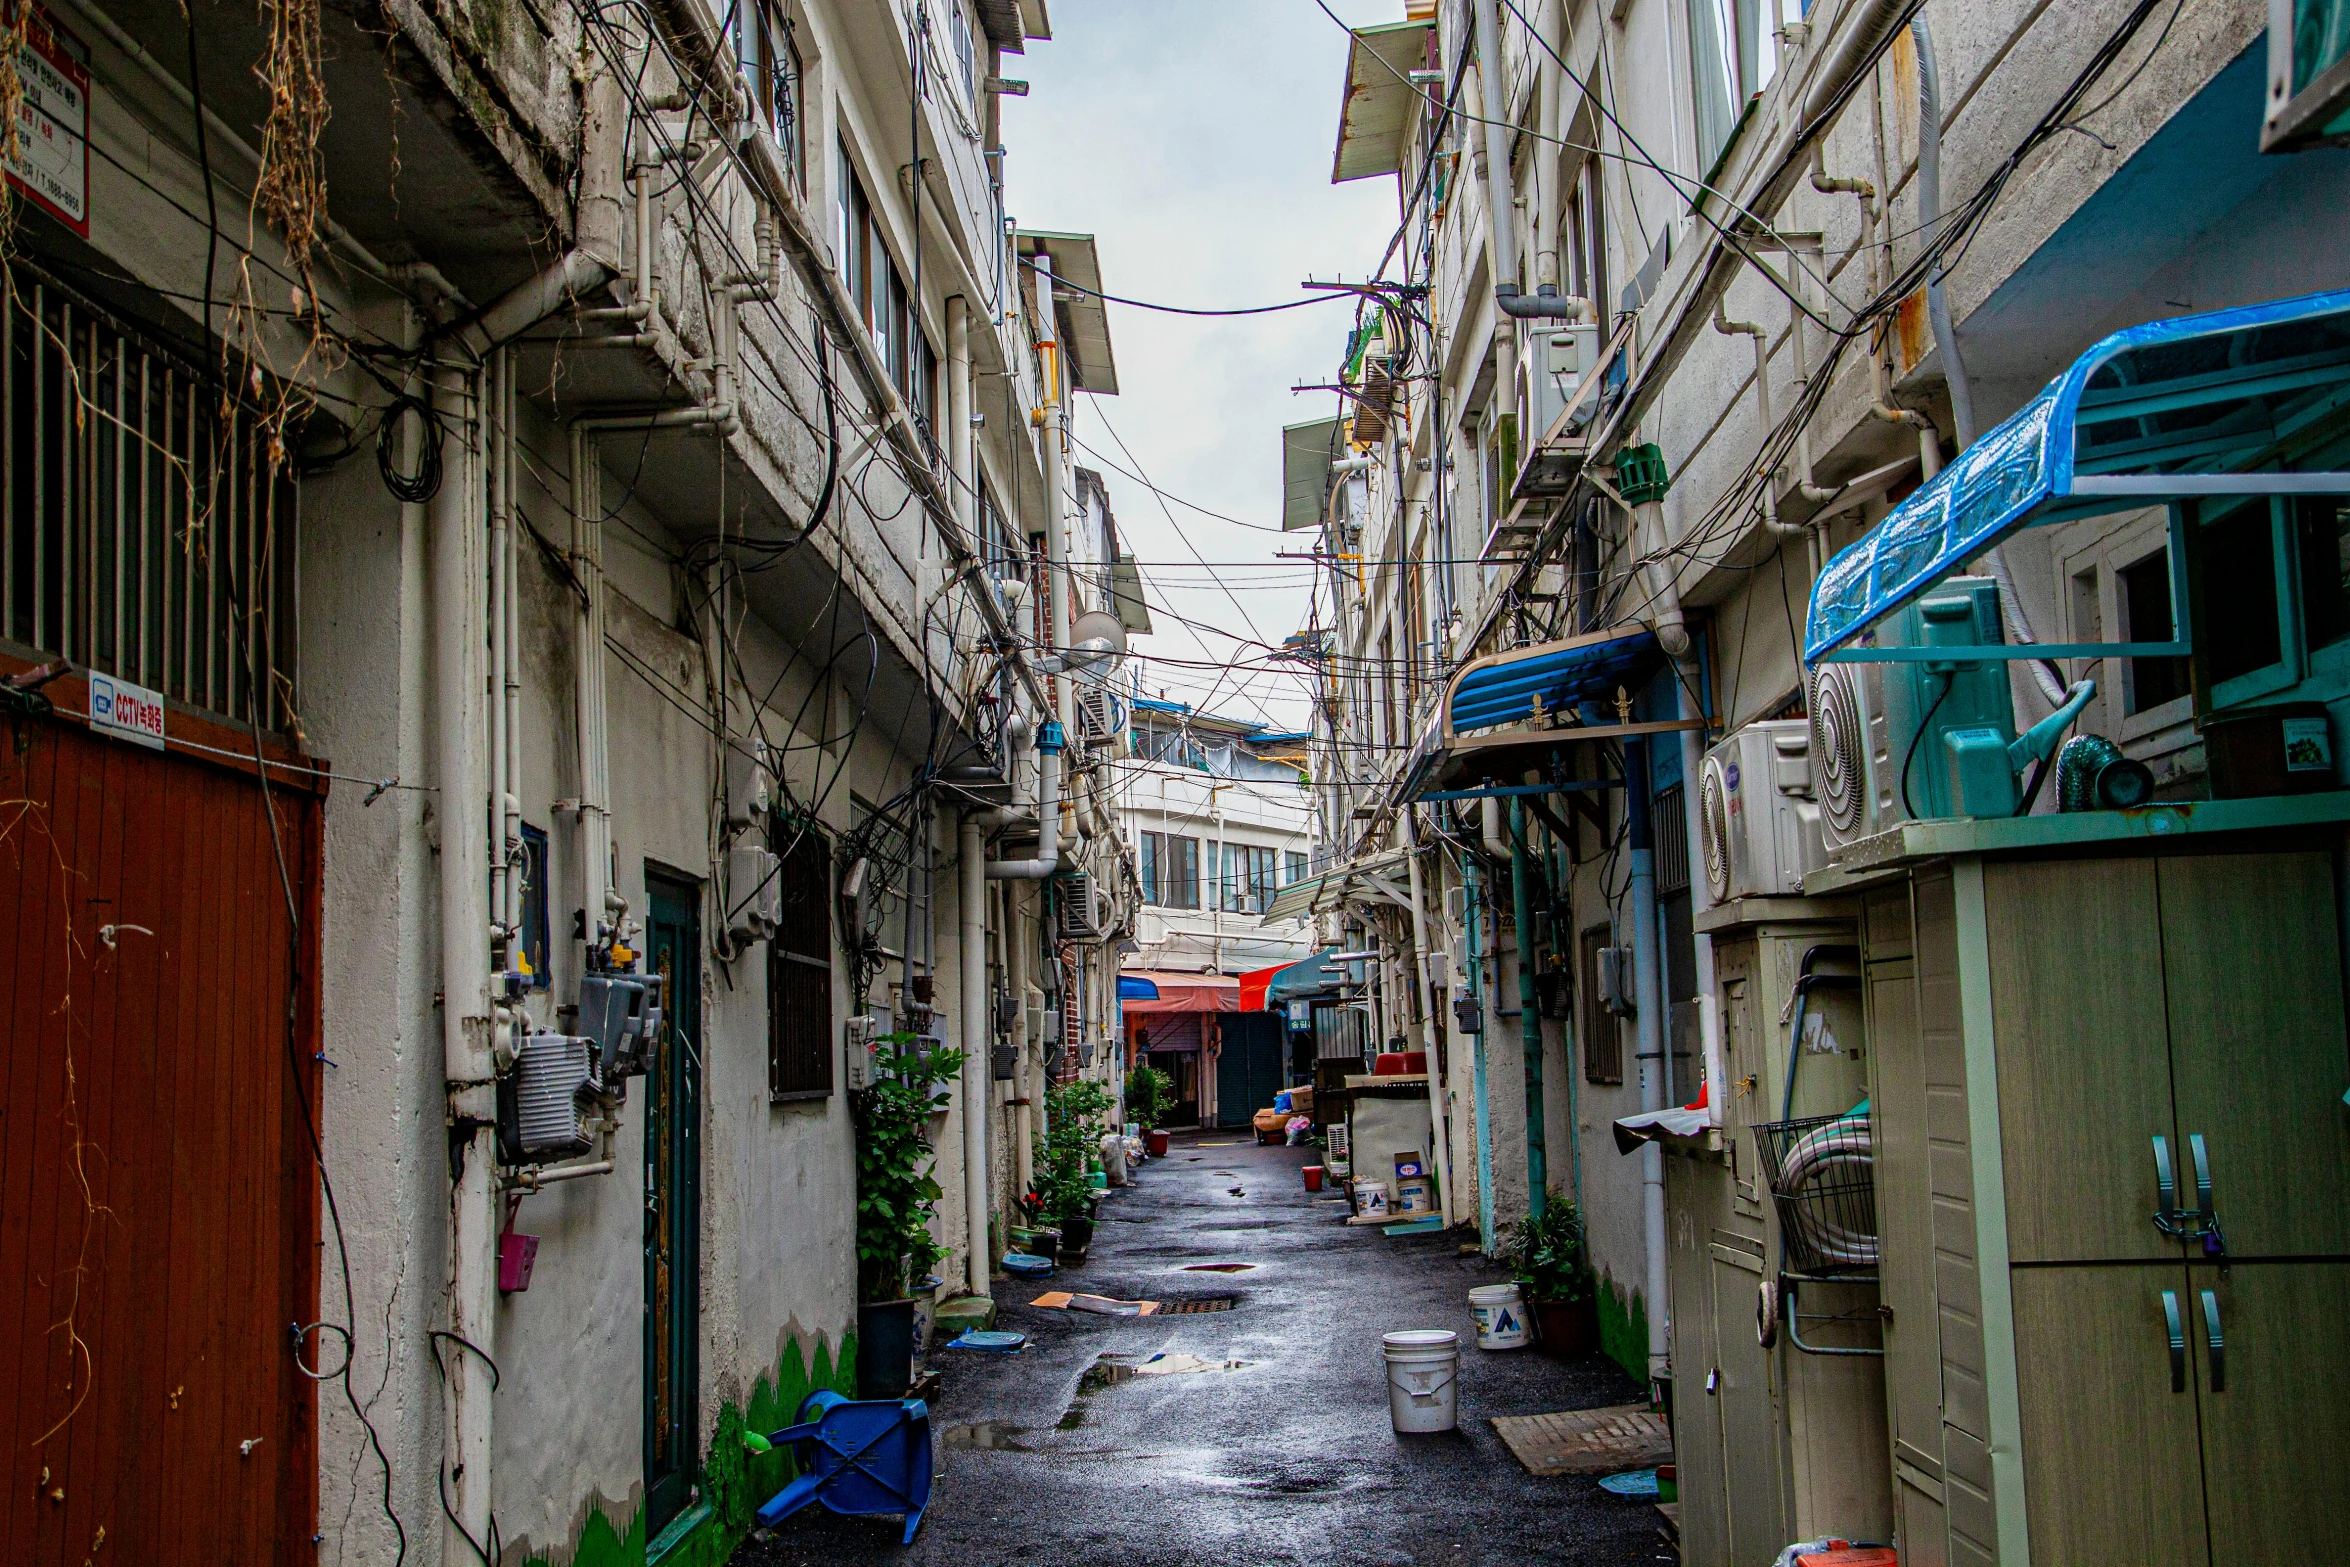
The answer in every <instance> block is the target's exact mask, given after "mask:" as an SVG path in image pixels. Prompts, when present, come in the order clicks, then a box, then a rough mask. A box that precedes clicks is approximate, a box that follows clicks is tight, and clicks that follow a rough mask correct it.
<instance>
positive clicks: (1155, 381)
mask: <svg viewBox="0 0 2350 1567" xmlns="http://www.w3.org/2000/svg"><path fill="white" fill-rule="evenodd" d="M1329 5H1330V9H1331V10H1333V11H1335V12H1336V13H1337V14H1338V15H1339V16H1340V17H1342V18H1344V19H1345V20H1346V21H1347V22H1348V23H1352V24H1356V25H1360V24H1363V23H1368V22H1386V21H1397V20H1400V19H1401V18H1402V16H1403V0H1329ZM1052 20H1053V32H1054V37H1053V40H1052V41H1051V42H1049V43H1047V42H1042V41H1039V42H1034V43H1031V44H1030V45H1029V47H1028V53H1027V55H1026V57H1025V58H1021V57H1015V56H1008V57H1006V59H1005V61H1004V71H1005V74H1007V75H1010V76H1018V77H1023V78H1025V79H1026V80H1028V81H1029V82H1030V83H1031V84H1033V85H1032V91H1031V94H1030V96H1029V97H1028V98H1027V99H1026V100H1021V99H1017V98H1007V99H1005V100H1004V145H1005V146H1006V147H1008V148H1009V149H1010V153H1009V156H1008V157H1007V158H1006V159H1005V164H1006V167H1005V182H1006V185H1007V193H1006V201H1007V204H1008V206H1009V208H1010V211H1011V214H1012V216H1013V217H1014V218H1015V219H1016V220H1017V221H1018V222H1019V223H1020V225H1021V226H1022V227H1024V228H1040V229H1056V230H1065V231H1071V232H1076V233H1091V234H1094V235H1097V236H1098V237H1099V240H1100V248H1101V259H1102V287H1103V289H1104V290H1105V291H1106V292H1108V293H1112V294H1121V295H1124V296H1126V297H1128V298H1132V299H1143V300H1152V301H1157V302H1163V303H1167V304H1176V305H1188V306H1208V307H1230V306H1239V305H1262V304H1272V303H1276V302H1280V301H1286V300H1291V299H1295V298H1298V297H1299V296H1300V290H1299V288H1298V284H1299V283H1300V282H1302V281H1303V280H1304V279H1306V278H1308V277H1314V278H1323V279H1327V278H1333V277H1338V276H1344V277H1346V278H1348V279H1350V280H1353V279H1360V278H1362V277H1364V276H1365V275H1366V274H1367V273H1368V272H1369V270H1370V269H1371V268H1372V267H1373V266H1375V265H1376V264H1377V262H1378V260H1379V255H1380V252H1381V251H1382V249H1384V247H1385V246H1386V243H1387V239H1388V236H1389V235H1390V234H1391V233H1392V232H1393V231H1394V227H1395V221H1396V192H1395V182H1394V180H1392V179H1368V180H1357V181H1353V182H1351V183H1349V184H1345V185H1332V184H1331V183H1330V164H1331V157H1332V154H1333V152H1334V150H1335V148H1336V145H1337V138H1338V112H1339V105H1340V102H1341V99H1342V95H1343V92H1344V87H1345V74H1346V50H1347V38H1346V34H1345V32H1343V31H1342V30H1341V29H1340V27H1339V26H1338V24H1337V23H1334V22H1333V21H1332V20H1331V19H1330V18H1329V17H1328V16H1326V15H1324V14H1323V12H1322V11H1321V9H1320V8H1319V7H1318V6H1316V4H1315V3H1314V0H1055V3H1054V5H1053V7H1052ZM1109 309H1110V337H1111V343H1112V346H1113V350H1114V352H1115V353H1116V356H1117V361H1118V384H1119V387H1120V394H1119V395H1118V396H1116V397H1109V398H1100V399H1095V398H1090V397H1087V396H1084V395H1082V394H1081V395H1080V396H1079V397H1078V398H1077V400H1076V401H1077V408H1076V410H1075V418H1074V424H1073V429H1074V433H1075V435H1076V437H1077V439H1078V440H1080V441H1082V442H1083V443H1085V444H1084V446H1081V447H1079V448H1078V450H1077V453H1076V456H1077V461H1078V462H1079V463H1081V464H1082V465H1084V466H1086V467H1089V468H1093V469H1095V470H1097V471H1099V472H1101V473H1102V475H1103V477H1104V478H1105V479H1107V480H1108V482H1109V487H1110V497H1111V504H1112V507H1113V509H1114V510H1115V512H1116V514H1117V517H1118V523H1119V531H1120V532H1121V533H1122V534H1123V536H1124V537H1125V539H1126V542H1127V547H1128V549H1129V550H1130V551H1131V552H1132V554H1133V555H1134V556H1135V557H1136V558H1137V559H1138V560H1140V561H1141V562H1142V569H1143V575H1144V581H1145V590H1144V591H1145V597H1146V598H1147V599H1148V600H1149V602H1150V606H1151V613H1152V617H1153V620H1154V621H1155V623H1156V626H1157V633H1156V634H1155V635H1153V636H1149V637H1142V638H1137V639H1136V643H1135V650H1136V651H1137V652H1139V653H1142V654H1145V655H1151V656H1150V657H1147V658H1146V659H1145V660H1143V661H1142V662H1141V665H1140V667H1141V672H1142V682H1143V687H1144V692H1145V694H1146V695H1154V696H1155V695H1157V694H1158V693H1159V692H1160V691H1161V690H1164V691H1165V692H1166V694H1167V695H1168V696H1169V697H1170V698H1172V699H1173V700H1176V701H1184V702H1192V703H1195V704H1196V703H1200V702H1202V700H1203V699H1207V702H1208V705H1210V706H1212V707H1213V709H1214V710H1216V711H1219V712H1224V713H1228V714H1231V715H1233V716H1235V717H1249V718H1257V719H1260V720H1270V721H1272V722H1274V723H1275V724H1276V725H1277V726H1278V727H1281V728H1293V727H1302V726H1303V724H1304V721H1305V696H1304V689H1303V687H1301V686H1300V685H1299V683H1298V681H1297V679H1296V678H1295V677H1294V676H1292V675H1290V674H1287V673H1282V672H1278V671H1268V672H1262V673H1251V672H1249V671H1247V670H1240V671H1234V672H1230V673H1227V672H1226V671H1225V668H1224V666H1227V665H1230V664H1232V663H1234V662H1261V661H1262V651H1261V650H1260V649H1256V648H1253V647H1249V646H1245V645H1242V644H1239V643H1236V642H1234V641H1232V640H1230V639H1229V637H1228V636H1226V635H1219V634H1218V633H1220V632H1222V633H1230V634H1231V635H1232V636H1238V637H1242V638H1250V639H1253V638H1255V637H1257V636H1261V637H1262V638H1263V639H1264V640H1266V641H1268V642H1272V643H1279V642H1280V640H1281V639H1282V638H1283V637H1285V636H1287V635H1289V634H1290V633H1291V632H1293V631H1296V630H1298V629H1299V628H1300V627H1301V626H1302V625H1304V623H1305V618H1306V614H1307V609H1308V601H1307V583H1308V580H1309V577H1310V573H1311V569H1312V568H1311V566H1310V564H1309V563H1308V562H1305V561H1281V560H1275V559H1274V558H1273V554H1274V551H1276V550H1290V551H1303V550H1305V549H1307V548H1309V547H1310V540H1311V539H1312V537H1313V535H1311V534H1291V535H1289V536H1288V537H1287V538H1284V537H1283V536H1282V535H1281V534H1279V533H1276V532H1268V531H1264V530H1266V529H1270V528H1274V527H1277V526H1278V525H1279V523H1280V518H1281V440H1280V431H1281V427H1282V426H1283V425H1285V424H1295V423H1297V422H1299V421H1301V420H1305V419H1316V418H1326V417H1328V416H1329V415H1330V414H1331V413H1332V412H1333V411H1334V410H1335V407H1336V399H1335V397H1334V396H1333V395H1332V394H1330V393H1327V392H1316V393H1300V394H1296V395H1292V394H1291V392H1290V387H1291V386H1292V385H1295V384H1299V383H1304V382H1324V383H1326V382H1329V381H1331V380H1333V379H1335V371H1336V368H1337V364H1338V358H1339V355H1340V353H1341V352H1342V351H1343V350H1344V348H1345V346H1346V333H1347V329H1348V327H1349V326H1350V325H1351V324H1352V321H1353V307H1352V306H1351V304H1348V303H1344V302H1339V303H1330V304H1323V305H1317V306H1314V307H1312V308H1309V309H1302V310H1291V311H1286V312H1283V313H1281V314H1277V315H1263V316H1243V317H1238V318H1233V319H1225V320H1202V319H1198V318H1190V317H1181V316H1169V315H1161V314H1158V313H1156V312H1151V311H1143V310H1135V309H1131V308H1128V307H1126V306H1122V305H1112V306H1110V307H1109ZM1119 438H1123V440H1124V442H1125V445H1126V448H1127V451H1129V452H1131V453H1132V459H1131V460H1130V459H1129V457H1128V456H1127V454H1126V452H1122V451H1121V450H1120V449H1119V445H1118V439H1119ZM1087 447H1090V448H1092V450H1091V451H1088V450H1087V449H1086V448H1087ZM1097 454H1098V455H1097ZM1112 463H1114V464H1116V465H1117V466H1118V467H1122V468H1126V469H1129V470H1131V471H1133V472H1135V473H1139V474H1142V475H1145V476H1147V477H1148V478H1149V480H1150V481H1151V483H1152V484H1155V485H1156V486H1158V487H1159V488H1160V489H1162V490H1164V491H1166V492H1167V493H1168V494H1169V495H1172V496H1178V497H1181V498H1182V500H1184V501H1190V502H1195V503H1197V504H1198V505H1199V506H1203V507H1206V508H1207V509H1208V510H1210V511H1215V512H1221V513H1224V514H1225V515H1227V516H1230V517H1233V518H1237V519H1240V520H1241V521H1242V522H1244V523H1253V524H1256V525H1257V526H1256V527H1253V528H1252V527H1246V526H1234V525H1233V524H1231V523H1225V522H1218V521H1215V520H1213V519H1211V518H1209V517H1205V516H1202V515H1201V514H1200V513H1199V512H1197V511H1192V510H1189V509H1187V508H1186V507H1184V506H1183V505H1181V504H1180V503H1176V502H1168V503H1165V504H1164V505H1163V504H1162V502H1161V501H1160V500H1159V499H1158V498H1157V497H1155V496H1153V495H1152V493H1151V492H1150V490H1149V489H1147V488H1145V487H1144V486H1143V485H1142V484H1140V483H1137V482H1136V481H1135V480H1134V479H1132V478H1128V477H1126V476H1124V475H1122V474H1119V473H1117V472H1115V471H1113V470H1112V469H1111V468H1110V467H1109V466H1108V464H1112ZM1170 511H1171V512H1172V514H1173V517H1172V520H1170V517H1169V512H1170ZM1195 551H1196V552H1197V553H1196V555H1195V553H1194V552H1195ZM1203 560H1204V561H1206V562H1208V563H1209V564H1210V565H1211V566H1212V567H1214V568H1216V569H1215V570H1214V572H1213V575H1212V576H1211V574H1210V572H1209V571H1207V570H1203V569H1202V567H1201V566H1200V564H1199V562H1200V561H1203ZM1219 584H1221V585H1219ZM1176 616H1182V617H1185V618H1187V619H1189V620H1192V621H1197V622H1201V623H1203V624H1204V626H1206V627H1209V628H1213V629H1209V630H1194V629H1191V628H1188V627H1186V626H1184V625H1182V624H1180V623H1179V622H1178V621H1177V620H1176V618H1175V617H1176ZM1176 660H1183V661H1189V662H1185V663H1178V662H1175V661H1176ZM1198 666H1211V667H1198Z"/></svg>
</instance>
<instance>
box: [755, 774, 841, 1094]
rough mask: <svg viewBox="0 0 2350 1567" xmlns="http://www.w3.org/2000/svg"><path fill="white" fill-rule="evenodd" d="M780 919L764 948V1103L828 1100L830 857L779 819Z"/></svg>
mask: <svg viewBox="0 0 2350 1567" xmlns="http://www.w3.org/2000/svg"><path fill="white" fill-rule="evenodd" d="M768 833H769V838H770V841H771V842H772V843H773V844H774V846H775V853H776V855H777V857H778V858H779V859H780V860H781V861H782V868H781V869H780V870H779V871H778V872H777V873H776V874H777V877H778V880H779V881H780V883H781V887H780V891H781V894H782V896H781V900H780V901H781V903H782V905H783V913H782V918H781V920H780V921H779V922H778V923H777V926H776V931H775V939H774V940H772V941H770V942H769V943H767V1097H768V1099H769V1100H770V1101H776V1100H785V1099H822V1098H825V1097H827V1096H829V1095H830V1094H831V1093H832V854H831V851H830V850H829V849H828V848H827V847H826V845H825V842H824V835H823V834H822V833H819V832H818V831H817V830H816V829H815V828H814V827H813V826H812V825H810V824H809V823H807V822H806V821H803V820H798V819H794V818H787V817H784V816H782V815H780V814H779V815H778V816H777V817H776V818H775V820H774V821H773V822H772V823H771V824H770V826H769V828H768Z"/></svg>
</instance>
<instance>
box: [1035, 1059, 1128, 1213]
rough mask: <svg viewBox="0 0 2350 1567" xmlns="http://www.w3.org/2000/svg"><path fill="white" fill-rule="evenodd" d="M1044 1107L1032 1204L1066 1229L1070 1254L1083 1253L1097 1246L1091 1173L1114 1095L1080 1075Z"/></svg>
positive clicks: (1052, 1091)
mask: <svg viewBox="0 0 2350 1567" xmlns="http://www.w3.org/2000/svg"><path fill="white" fill-rule="evenodd" d="M1044 1107H1045V1108H1044V1114H1045V1135H1044V1152H1043V1156H1042V1157H1041V1158H1040V1159H1039V1160H1038V1162H1037V1167H1036V1185H1035V1190H1034V1191H1033V1192H1032V1193H1031V1197H1032V1199H1033V1200H1032V1201H1031V1203H1030V1204H1029V1206H1030V1208H1031V1209H1032V1211H1034V1212H1035V1213H1036V1214H1037V1215H1038V1216H1039V1217H1040V1219H1041V1221H1042V1222H1043V1223H1046V1224H1049V1225H1053V1226H1054V1227H1056V1228H1058V1229H1059V1230H1060V1232H1061V1255H1062V1256H1063V1257H1064V1258H1069V1257H1072V1256H1077V1257H1082V1256H1083V1255H1084V1254H1085V1251H1086V1248H1087V1247H1089V1246H1091V1245H1092V1244H1093V1202H1092V1187H1091V1185H1090V1184H1089V1183H1088V1182H1087V1180H1086V1173H1087V1168H1088V1166H1089V1164H1090V1163H1091V1161H1092V1160H1093V1158H1094V1155H1095V1151H1096V1150H1095V1146H1094V1145H1095V1143H1096V1142H1097V1141H1098V1140H1099V1139H1100V1137H1101V1131H1102V1126H1103V1116H1104V1115H1105V1114H1106V1113H1107V1112H1108V1110H1109V1108H1110V1096H1109V1095H1108V1094H1107V1093H1105V1092H1103V1091H1102V1086H1101V1085H1100V1084H1099V1083H1094V1082H1088V1081H1086V1080H1084V1079H1079V1080H1078V1081H1076V1082H1071V1083H1056V1084H1054V1085H1053V1086H1052V1087H1051V1088H1049V1089H1047V1090H1046V1091H1045V1096H1044Z"/></svg>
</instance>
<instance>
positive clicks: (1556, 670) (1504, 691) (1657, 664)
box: [1395, 624, 1702, 801]
mask: <svg viewBox="0 0 2350 1567" xmlns="http://www.w3.org/2000/svg"><path fill="white" fill-rule="evenodd" d="M1664 662H1665V659H1664V654H1663V652H1662V650H1660V649H1659V648H1658V647H1657V642H1656V633H1655V632H1654V631H1652V630H1650V629H1649V628H1648V627H1646V626H1643V625H1637V624H1633V625H1622V626H1615V627H1611V628H1609V629H1608V630H1605V631H1595V632H1592V633H1589V634H1588V635H1585V636H1580V637H1573V638H1570V639H1569V640H1567V641H1564V642H1538V643H1536V644H1534V645H1533V646H1532V647H1521V648H1512V649H1511V650H1510V651H1508V652H1506V653H1495V654H1491V655H1489V656H1487V657H1485V658H1480V659H1475V660H1472V661H1471V662H1469V663H1467V664H1465V665H1463V666H1462V667H1461V669H1460V671H1459V673H1457V674H1455V675H1454V676H1453V677H1452V683H1451V685H1450V686H1448V687H1447V688H1446V689H1445V693H1444V700H1443V702H1441V703H1440V704H1438V706H1437V709H1436V711H1435V713H1434V714H1433V715H1432V716H1431V717H1430V719H1429V722H1428V727H1427V729H1426V730H1425V731H1423V732H1422V733H1421V735H1420V738H1419V741H1418V742H1417V743H1416V744H1415V745H1413V747H1412V754H1411V755H1410V756H1409V757H1407V758H1406V759H1405V761H1404V766H1403V770H1402V772H1401V773H1400V774H1399V775H1398V776H1399V780H1400V783H1399V788H1398V791H1397V793H1396V795H1395V798H1396V799H1397V800H1399V801H1402V800H1415V799H1418V798H1419V797H1420V796H1421V795H1422V794H1424V793H1426V792H1427V791H1429V790H1430V789H1434V788H1436V787H1438V785H1439V784H1440V782H1441V781H1442V780H1443V779H1445V778H1446V777H1447V776H1448V775H1450V774H1452V773H1457V772H1461V771H1463V770H1469V771H1472V772H1474V771H1475V770H1476V769H1478V768H1481V767H1493V768H1498V769H1499V770H1500V771H1502V772H1516V771H1521V770H1523V769H1524V768H1526V767H1528V766H1534V765H1540V764H1539V762H1537V761H1529V760H1528V759H1527V756H1525V755H1521V754H1520V753H1521V752H1527V751H1528V748H1531V753H1541V754H1547V753H1548V752H1549V751H1550V750H1552V749H1554V748H1556V747H1558V746H1561V745H1566V744H1570V743H1572V742H1574V741H1576V740H1581V739H1593V738H1604V737H1616V736H1622V735H1625V734H1629V733H1633V732H1636V731H1638V732H1645V731H1647V730H1651V729H1656V730H1663V729H1679V728H1697V727H1701V725H1702V721H1701V720H1695V719H1692V720H1687V721H1682V720H1671V721H1667V722H1665V723H1661V724H1641V725H1632V726H1625V725H1621V724H1613V723H1607V722H1603V723H1601V724H1598V725H1593V726H1589V727H1584V726H1582V725H1581V724H1580V718H1579V714H1578V711H1577V710H1578V709H1579V708H1582V707H1584V706H1586V705H1589V704H1598V705H1600V706H1602V707H1607V708H1612V707H1613V706H1614V703H1615V696H1616V693H1617V691H1618V690H1619V689H1622V690H1626V691H1638V690H1640V689H1641V687H1643V686H1644V685H1646V684H1647V683H1648V681H1649V678H1650V677H1651V676H1652V675H1654V674H1655V672H1656V671H1657V670H1658V669H1659V668H1661V667H1663V665H1664ZM1610 716H1611V717H1612V715H1610ZM1504 726H1507V727H1504ZM1472 730H1474V731H1481V732H1480V733H1477V734H1475V735H1474V736H1471V737H1469V738H1464V736H1465V735H1468V732H1469V731H1472ZM1472 753H1473V754H1474V757H1475V760H1474V761H1472V760H1471V757H1472ZM1531 753H1530V754H1531Z"/></svg>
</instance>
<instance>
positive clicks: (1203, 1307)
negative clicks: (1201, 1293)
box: [1157, 1295, 1233, 1317]
mask: <svg viewBox="0 0 2350 1567" xmlns="http://www.w3.org/2000/svg"><path fill="white" fill-rule="evenodd" d="M1232 1305H1233V1297H1231V1296H1230V1295H1216V1296H1211V1297H1210V1298H1208V1299H1206V1300H1173V1301H1169V1302H1168V1303H1167V1304H1166V1305H1164V1306H1161V1307H1160V1308H1159V1309H1158V1313H1157V1314H1158V1315H1159V1316H1162V1317H1182V1316H1190V1315H1193V1314H1195V1313H1198V1312H1202V1311H1230V1310H1231V1309H1232Z"/></svg>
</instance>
